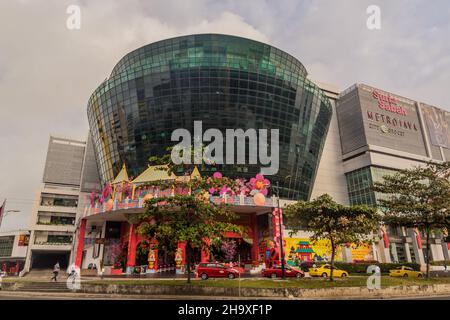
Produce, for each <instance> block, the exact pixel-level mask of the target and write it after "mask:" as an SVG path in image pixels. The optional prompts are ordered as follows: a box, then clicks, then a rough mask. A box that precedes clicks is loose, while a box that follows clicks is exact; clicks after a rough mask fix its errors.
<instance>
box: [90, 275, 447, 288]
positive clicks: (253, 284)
mask: <svg viewBox="0 0 450 320" xmlns="http://www.w3.org/2000/svg"><path fill="white" fill-rule="evenodd" d="M86 283H90V284H118V285H132V286H139V285H167V286H200V287H227V288H237V287H239V281H238V280H236V279H235V280H227V279H208V280H205V281H203V280H193V281H192V282H191V284H188V283H187V282H186V280H92V281H87V282H86ZM441 283H443V284H445V283H447V284H450V278H432V279H430V280H426V279H417V278H415V279H412V278H392V277H381V286H382V287H383V286H407V285H426V284H441ZM366 284H367V277H366V276H361V277H349V278H346V279H336V280H335V281H333V282H330V281H328V280H326V279H322V278H305V279H298V280H297V279H291V280H285V281H282V280H272V279H264V280H261V279H242V280H241V283H240V285H241V288H301V289H320V288H335V287H365V286H366Z"/></svg>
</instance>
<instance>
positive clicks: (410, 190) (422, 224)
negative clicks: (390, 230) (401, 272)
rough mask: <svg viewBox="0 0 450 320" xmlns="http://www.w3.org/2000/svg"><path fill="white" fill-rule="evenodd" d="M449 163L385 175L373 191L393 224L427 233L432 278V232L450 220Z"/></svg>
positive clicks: (427, 263)
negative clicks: (379, 194)
mask: <svg viewBox="0 0 450 320" xmlns="http://www.w3.org/2000/svg"><path fill="white" fill-rule="evenodd" d="M449 179H450V162H445V163H441V164H437V163H431V162H430V163H428V164H427V165H425V166H422V167H414V168H412V169H405V170H400V171H398V172H396V173H395V174H393V175H389V176H385V177H383V181H380V182H375V183H374V187H373V190H374V191H375V192H378V193H381V194H382V196H381V197H379V199H378V206H379V208H380V209H381V211H383V212H384V217H383V220H384V222H385V223H386V224H388V225H391V226H400V227H406V228H418V229H419V230H421V231H424V232H425V234H426V250H427V254H426V265H427V269H426V276H427V279H428V278H429V277H430V234H431V231H432V230H433V229H441V230H442V229H444V228H445V227H446V223H448V221H450V180H449Z"/></svg>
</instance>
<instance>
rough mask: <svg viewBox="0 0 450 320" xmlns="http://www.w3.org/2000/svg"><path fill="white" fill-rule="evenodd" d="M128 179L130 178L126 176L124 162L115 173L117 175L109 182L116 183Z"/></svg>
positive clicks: (127, 180)
mask: <svg viewBox="0 0 450 320" xmlns="http://www.w3.org/2000/svg"><path fill="white" fill-rule="evenodd" d="M129 181H130V180H129V178H128V172H127V167H126V166H125V164H124V165H123V166H122V169H121V170H120V172H119V173H118V174H117V177H116V178H115V179H114V180H113V182H111V184H118V183H121V182H129Z"/></svg>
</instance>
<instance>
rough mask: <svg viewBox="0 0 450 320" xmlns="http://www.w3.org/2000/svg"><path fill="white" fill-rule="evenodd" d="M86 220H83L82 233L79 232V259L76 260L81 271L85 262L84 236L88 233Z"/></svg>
mask: <svg viewBox="0 0 450 320" xmlns="http://www.w3.org/2000/svg"><path fill="white" fill-rule="evenodd" d="M86 222H87V221H86V219H81V223H80V231H79V232H78V246H77V257H76V259H75V265H76V266H77V267H78V268H80V269H81V263H82V262H83V261H82V260H83V249H84V235H85V233H86Z"/></svg>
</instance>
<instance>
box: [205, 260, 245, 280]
mask: <svg viewBox="0 0 450 320" xmlns="http://www.w3.org/2000/svg"><path fill="white" fill-rule="evenodd" d="M197 276H198V277H200V278H202V279H203V280H206V279H208V278H228V279H234V278H236V277H239V271H238V270H236V269H234V268H230V267H227V266H225V265H223V264H222V263H214V262H208V263H200V264H199V265H198V266H197Z"/></svg>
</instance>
